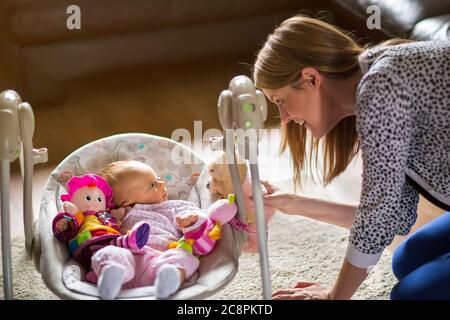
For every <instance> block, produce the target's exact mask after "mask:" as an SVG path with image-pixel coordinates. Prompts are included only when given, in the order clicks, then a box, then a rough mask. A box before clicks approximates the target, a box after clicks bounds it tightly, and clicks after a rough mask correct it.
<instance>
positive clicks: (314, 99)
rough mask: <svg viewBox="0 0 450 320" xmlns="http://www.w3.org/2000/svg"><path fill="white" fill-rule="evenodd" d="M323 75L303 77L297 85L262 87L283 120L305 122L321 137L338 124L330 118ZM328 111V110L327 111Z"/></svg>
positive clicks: (317, 137)
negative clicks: (323, 86) (324, 95)
mask: <svg viewBox="0 0 450 320" xmlns="http://www.w3.org/2000/svg"><path fill="white" fill-rule="evenodd" d="M321 81H322V79H321V76H320V75H319V74H318V73H317V74H316V75H313V76H311V77H307V78H306V79H305V77H302V79H301V80H300V81H299V82H298V83H297V84H295V85H287V86H285V87H282V88H279V89H262V91H263V92H264V94H265V95H266V97H267V98H268V99H269V100H270V101H272V102H273V103H275V104H276V105H277V107H278V111H279V112H280V117H281V122H283V123H288V122H289V121H294V122H296V123H298V124H303V125H304V126H305V127H306V128H307V129H308V130H309V131H310V132H311V134H312V135H313V137H315V138H316V139H319V138H321V137H323V136H324V135H326V134H327V133H328V132H329V131H330V130H331V129H332V128H333V127H334V125H335V124H336V123H335V121H332V119H330V118H331V117H332V115H331V114H330V112H329V111H327V110H326V109H328V110H329V108H327V107H326V104H325V103H324V101H325V99H323V95H322V91H321ZM326 111H327V112H326Z"/></svg>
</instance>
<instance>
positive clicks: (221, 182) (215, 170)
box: [207, 152, 275, 252]
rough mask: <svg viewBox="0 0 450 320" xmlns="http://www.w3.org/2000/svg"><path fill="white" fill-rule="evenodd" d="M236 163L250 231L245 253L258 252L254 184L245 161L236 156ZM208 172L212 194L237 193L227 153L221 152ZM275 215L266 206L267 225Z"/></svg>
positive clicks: (265, 191) (270, 208)
mask: <svg viewBox="0 0 450 320" xmlns="http://www.w3.org/2000/svg"><path fill="white" fill-rule="evenodd" d="M235 156H236V163H237V167H238V172H239V178H240V183H241V186H242V192H243V196H244V205H245V211H246V215H247V225H248V229H249V233H248V237H247V242H246V243H245V245H244V247H243V249H242V250H243V251H244V252H257V251H258V238H257V234H256V216H255V211H254V207H253V201H252V198H251V197H252V194H253V191H252V182H251V179H250V176H249V174H248V170H247V165H246V163H245V161H244V160H243V159H242V158H241V157H240V156H239V155H238V154H236V155H235ZM208 172H209V174H210V176H211V180H210V181H209V182H208V185H207V187H208V189H209V191H210V192H211V193H215V194H219V195H220V196H221V197H223V198H226V197H227V195H228V194H232V193H235V192H234V188H233V182H232V180H231V175H230V171H229V167H228V162H227V156H226V154H225V152H221V153H220V154H219V155H218V156H217V157H216V158H215V159H214V160H213V161H212V162H211V163H210V164H209V165H208ZM261 188H262V191H263V194H266V193H267V190H266V188H265V187H264V186H263V185H261ZM274 214H275V209H274V208H272V207H267V206H264V216H265V218H266V223H268V222H269V221H270V219H272V217H273V216H274Z"/></svg>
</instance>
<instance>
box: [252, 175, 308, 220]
mask: <svg viewBox="0 0 450 320" xmlns="http://www.w3.org/2000/svg"><path fill="white" fill-rule="evenodd" d="M261 183H262V184H263V185H264V187H265V188H266V190H267V194H266V195H265V196H264V198H263V200H264V205H265V206H268V207H274V208H276V209H278V210H280V211H281V212H284V213H287V214H299V213H300V211H301V208H300V207H299V206H298V205H297V204H296V202H298V201H299V200H300V199H301V197H300V196H298V195H296V194H293V193H287V192H284V191H282V190H281V189H279V188H277V187H275V186H274V185H272V184H270V183H269V182H267V181H261Z"/></svg>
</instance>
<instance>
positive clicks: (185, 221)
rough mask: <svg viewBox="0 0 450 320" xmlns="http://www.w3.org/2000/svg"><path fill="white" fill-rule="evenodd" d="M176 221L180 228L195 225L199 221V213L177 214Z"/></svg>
mask: <svg viewBox="0 0 450 320" xmlns="http://www.w3.org/2000/svg"><path fill="white" fill-rule="evenodd" d="M175 221H176V224H177V227H178V228H180V229H181V228H187V227H190V226H192V225H194V224H195V223H196V222H197V221H198V215H197V214H195V213H185V214H182V215H177V216H176V217H175Z"/></svg>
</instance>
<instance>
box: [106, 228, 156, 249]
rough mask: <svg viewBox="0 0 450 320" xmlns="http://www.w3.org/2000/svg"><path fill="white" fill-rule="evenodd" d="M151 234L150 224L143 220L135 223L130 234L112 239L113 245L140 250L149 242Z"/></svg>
mask: <svg viewBox="0 0 450 320" xmlns="http://www.w3.org/2000/svg"><path fill="white" fill-rule="evenodd" d="M149 235H150V224H148V223H147V222H144V221H142V222H139V223H137V224H135V225H134V227H133V229H131V230H130V231H129V232H128V234H126V235H123V236H120V237H117V238H115V239H113V240H111V245H114V246H116V247H121V248H127V249H131V250H140V249H142V248H143V247H144V246H145V245H146V244H147V241H148V237H149Z"/></svg>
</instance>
